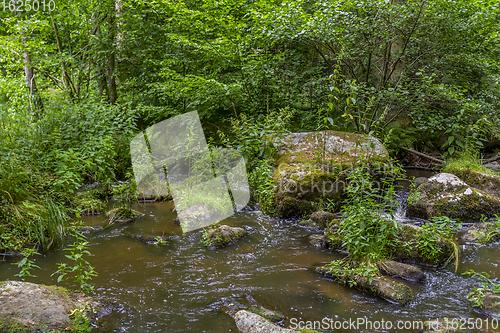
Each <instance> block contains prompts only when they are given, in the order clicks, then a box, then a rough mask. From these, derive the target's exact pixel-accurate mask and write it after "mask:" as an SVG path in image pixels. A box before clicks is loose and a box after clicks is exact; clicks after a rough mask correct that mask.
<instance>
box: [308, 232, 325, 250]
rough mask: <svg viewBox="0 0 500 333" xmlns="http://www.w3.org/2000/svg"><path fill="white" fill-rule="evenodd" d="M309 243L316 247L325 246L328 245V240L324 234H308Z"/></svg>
mask: <svg viewBox="0 0 500 333" xmlns="http://www.w3.org/2000/svg"><path fill="white" fill-rule="evenodd" d="M309 243H311V244H312V245H314V246H316V247H323V248H326V247H328V240H327V239H326V237H325V236H324V235H321V234H314V235H310V236H309Z"/></svg>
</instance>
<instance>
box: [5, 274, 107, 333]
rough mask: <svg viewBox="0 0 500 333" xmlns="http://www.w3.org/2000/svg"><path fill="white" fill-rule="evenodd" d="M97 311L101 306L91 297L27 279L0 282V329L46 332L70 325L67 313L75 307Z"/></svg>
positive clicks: (101, 308) (6, 330)
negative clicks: (23, 280) (26, 280)
mask: <svg viewBox="0 0 500 333" xmlns="http://www.w3.org/2000/svg"><path fill="white" fill-rule="evenodd" d="M87 306H89V307H90V309H91V310H90V311H89V313H90V312H92V313H94V311H96V313H97V312H99V311H100V310H103V309H104V307H103V306H102V305H101V304H100V303H99V302H98V301H97V300H96V299H94V298H92V297H89V296H85V295H84V294H80V293H73V292H70V291H68V290H66V289H65V288H62V287H57V286H45V285H39V284H34V283H29V282H20V281H3V282H0V332H46V331H51V330H55V329H62V330H64V329H65V328H66V327H68V326H71V325H72V323H71V320H70V318H69V314H70V313H71V312H72V311H74V310H76V309H81V310H83V309H86V307H87Z"/></svg>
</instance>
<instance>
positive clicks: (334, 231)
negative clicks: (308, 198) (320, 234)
mask: <svg viewBox="0 0 500 333" xmlns="http://www.w3.org/2000/svg"><path fill="white" fill-rule="evenodd" d="M337 222H340V220H334V221H332V222H331V224H330V226H329V227H328V228H326V229H325V233H324V240H325V242H326V247H328V248H329V249H331V250H333V251H337V252H341V253H342V252H345V251H346V250H347V249H346V248H345V247H344V246H342V243H343V237H342V235H341V234H340V233H339V224H338V223H337ZM387 223H392V222H387ZM425 239H426V236H425V234H424V230H423V229H422V228H420V227H417V226H415V225H410V224H402V225H400V226H399V228H398V231H397V233H396V235H395V237H394V238H391V239H389V241H388V242H387V245H386V249H385V251H386V253H387V256H388V257H389V258H392V259H393V260H395V261H399V262H403V263H409V264H417V265H420V266H423V267H432V268H436V267H441V266H443V265H445V264H446V263H448V262H450V261H451V260H452V259H453V258H454V257H455V255H456V252H455V251H456V250H457V248H458V247H457V245H456V244H455V243H454V242H453V241H452V240H449V239H443V238H438V240H437V241H436V244H434V248H433V249H430V248H429V247H425V246H422V243H423V242H422V240H425Z"/></svg>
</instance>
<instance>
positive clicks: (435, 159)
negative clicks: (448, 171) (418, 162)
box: [399, 147, 444, 164]
mask: <svg viewBox="0 0 500 333" xmlns="http://www.w3.org/2000/svg"><path fill="white" fill-rule="evenodd" d="M399 148H401V149H403V150H406V151H409V152H410V153H413V154H415V155H418V156H421V157H425V158H427V159H429V160H431V161H433V162H436V163H439V164H443V163H444V161H443V160H440V159H439V158H435V157H432V156H429V155H427V154H424V153H421V152H418V151H416V150H415V149H411V148H405V147H399Z"/></svg>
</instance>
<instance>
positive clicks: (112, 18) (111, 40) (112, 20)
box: [107, 4, 118, 104]
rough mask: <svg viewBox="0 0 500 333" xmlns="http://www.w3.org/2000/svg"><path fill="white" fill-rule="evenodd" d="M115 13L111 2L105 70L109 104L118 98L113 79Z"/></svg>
mask: <svg viewBox="0 0 500 333" xmlns="http://www.w3.org/2000/svg"><path fill="white" fill-rule="evenodd" d="M115 14H116V7H115V4H113V6H112V9H111V13H110V15H109V31H110V32H109V45H110V47H111V50H110V52H109V56H108V72H107V78H108V91H109V103H110V104H115V103H116V100H117V99H118V94H117V92H116V79H115V72H116V66H115V63H116V52H115V51H116V48H115V42H116V26H115Z"/></svg>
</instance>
